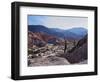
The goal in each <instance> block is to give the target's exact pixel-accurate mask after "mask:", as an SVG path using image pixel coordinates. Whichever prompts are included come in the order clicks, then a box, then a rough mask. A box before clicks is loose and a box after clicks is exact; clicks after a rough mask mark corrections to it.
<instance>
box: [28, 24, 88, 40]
mask: <svg viewBox="0 0 100 82" xmlns="http://www.w3.org/2000/svg"><path fill="white" fill-rule="evenodd" d="M28 31H31V32H33V33H36V32H42V33H45V34H47V35H51V36H54V37H59V38H66V39H81V38H83V37H84V36H85V35H86V34H87V29H85V28H83V27H77V28H76V27H75V28H74V27H73V28H72V29H68V30H63V29H58V28H48V27H46V26H43V25H29V26H28Z"/></svg>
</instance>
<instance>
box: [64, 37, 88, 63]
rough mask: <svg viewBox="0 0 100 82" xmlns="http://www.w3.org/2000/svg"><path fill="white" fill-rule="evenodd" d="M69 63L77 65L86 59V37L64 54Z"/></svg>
mask: <svg viewBox="0 0 100 82" xmlns="http://www.w3.org/2000/svg"><path fill="white" fill-rule="evenodd" d="M64 57H65V58H66V59H67V60H68V61H69V62H70V63H79V62H82V61H84V60H87V58H88V44H87V35H86V36H85V37H84V38H82V39H81V40H79V41H78V43H77V45H76V46H75V47H73V48H72V49H71V50H70V51H68V52H67V53H65V54H64Z"/></svg>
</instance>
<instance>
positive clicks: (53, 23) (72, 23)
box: [28, 15, 88, 29]
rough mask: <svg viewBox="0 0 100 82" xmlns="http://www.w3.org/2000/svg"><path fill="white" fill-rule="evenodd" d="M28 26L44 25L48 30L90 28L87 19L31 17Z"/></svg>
mask: <svg viewBox="0 0 100 82" xmlns="http://www.w3.org/2000/svg"><path fill="white" fill-rule="evenodd" d="M28 25H44V26H46V27H48V28H59V29H70V28H73V27H83V28H86V29H87V27H88V18H87V17H71V16H70V17H68V16H43V15H29V16H28Z"/></svg>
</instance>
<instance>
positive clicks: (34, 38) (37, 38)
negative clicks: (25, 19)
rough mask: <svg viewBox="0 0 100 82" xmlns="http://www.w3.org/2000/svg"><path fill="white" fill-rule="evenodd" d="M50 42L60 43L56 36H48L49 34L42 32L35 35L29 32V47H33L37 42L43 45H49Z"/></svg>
mask: <svg viewBox="0 0 100 82" xmlns="http://www.w3.org/2000/svg"><path fill="white" fill-rule="evenodd" d="M49 41H55V42H56V41H60V40H59V39H58V38H57V37H55V36H51V35H48V34H45V33H42V32H36V33H33V32H30V31H29V32H28V46H29V47H32V45H33V44H34V43H35V42H37V43H39V42H41V44H42V43H43V44H46V43H48V42H49Z"/></svg>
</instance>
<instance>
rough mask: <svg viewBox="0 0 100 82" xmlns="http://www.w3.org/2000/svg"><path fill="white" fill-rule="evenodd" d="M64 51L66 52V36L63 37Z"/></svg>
mask: <svg viewBox="0 0 100 82" xmlns="http://www.w3.org/2000/svg"><path fill="white" fill-rule="evenodd" d="M64 41H65V42H64V53H66V49H67V40H66V38H65V37H64Z"/></svg>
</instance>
